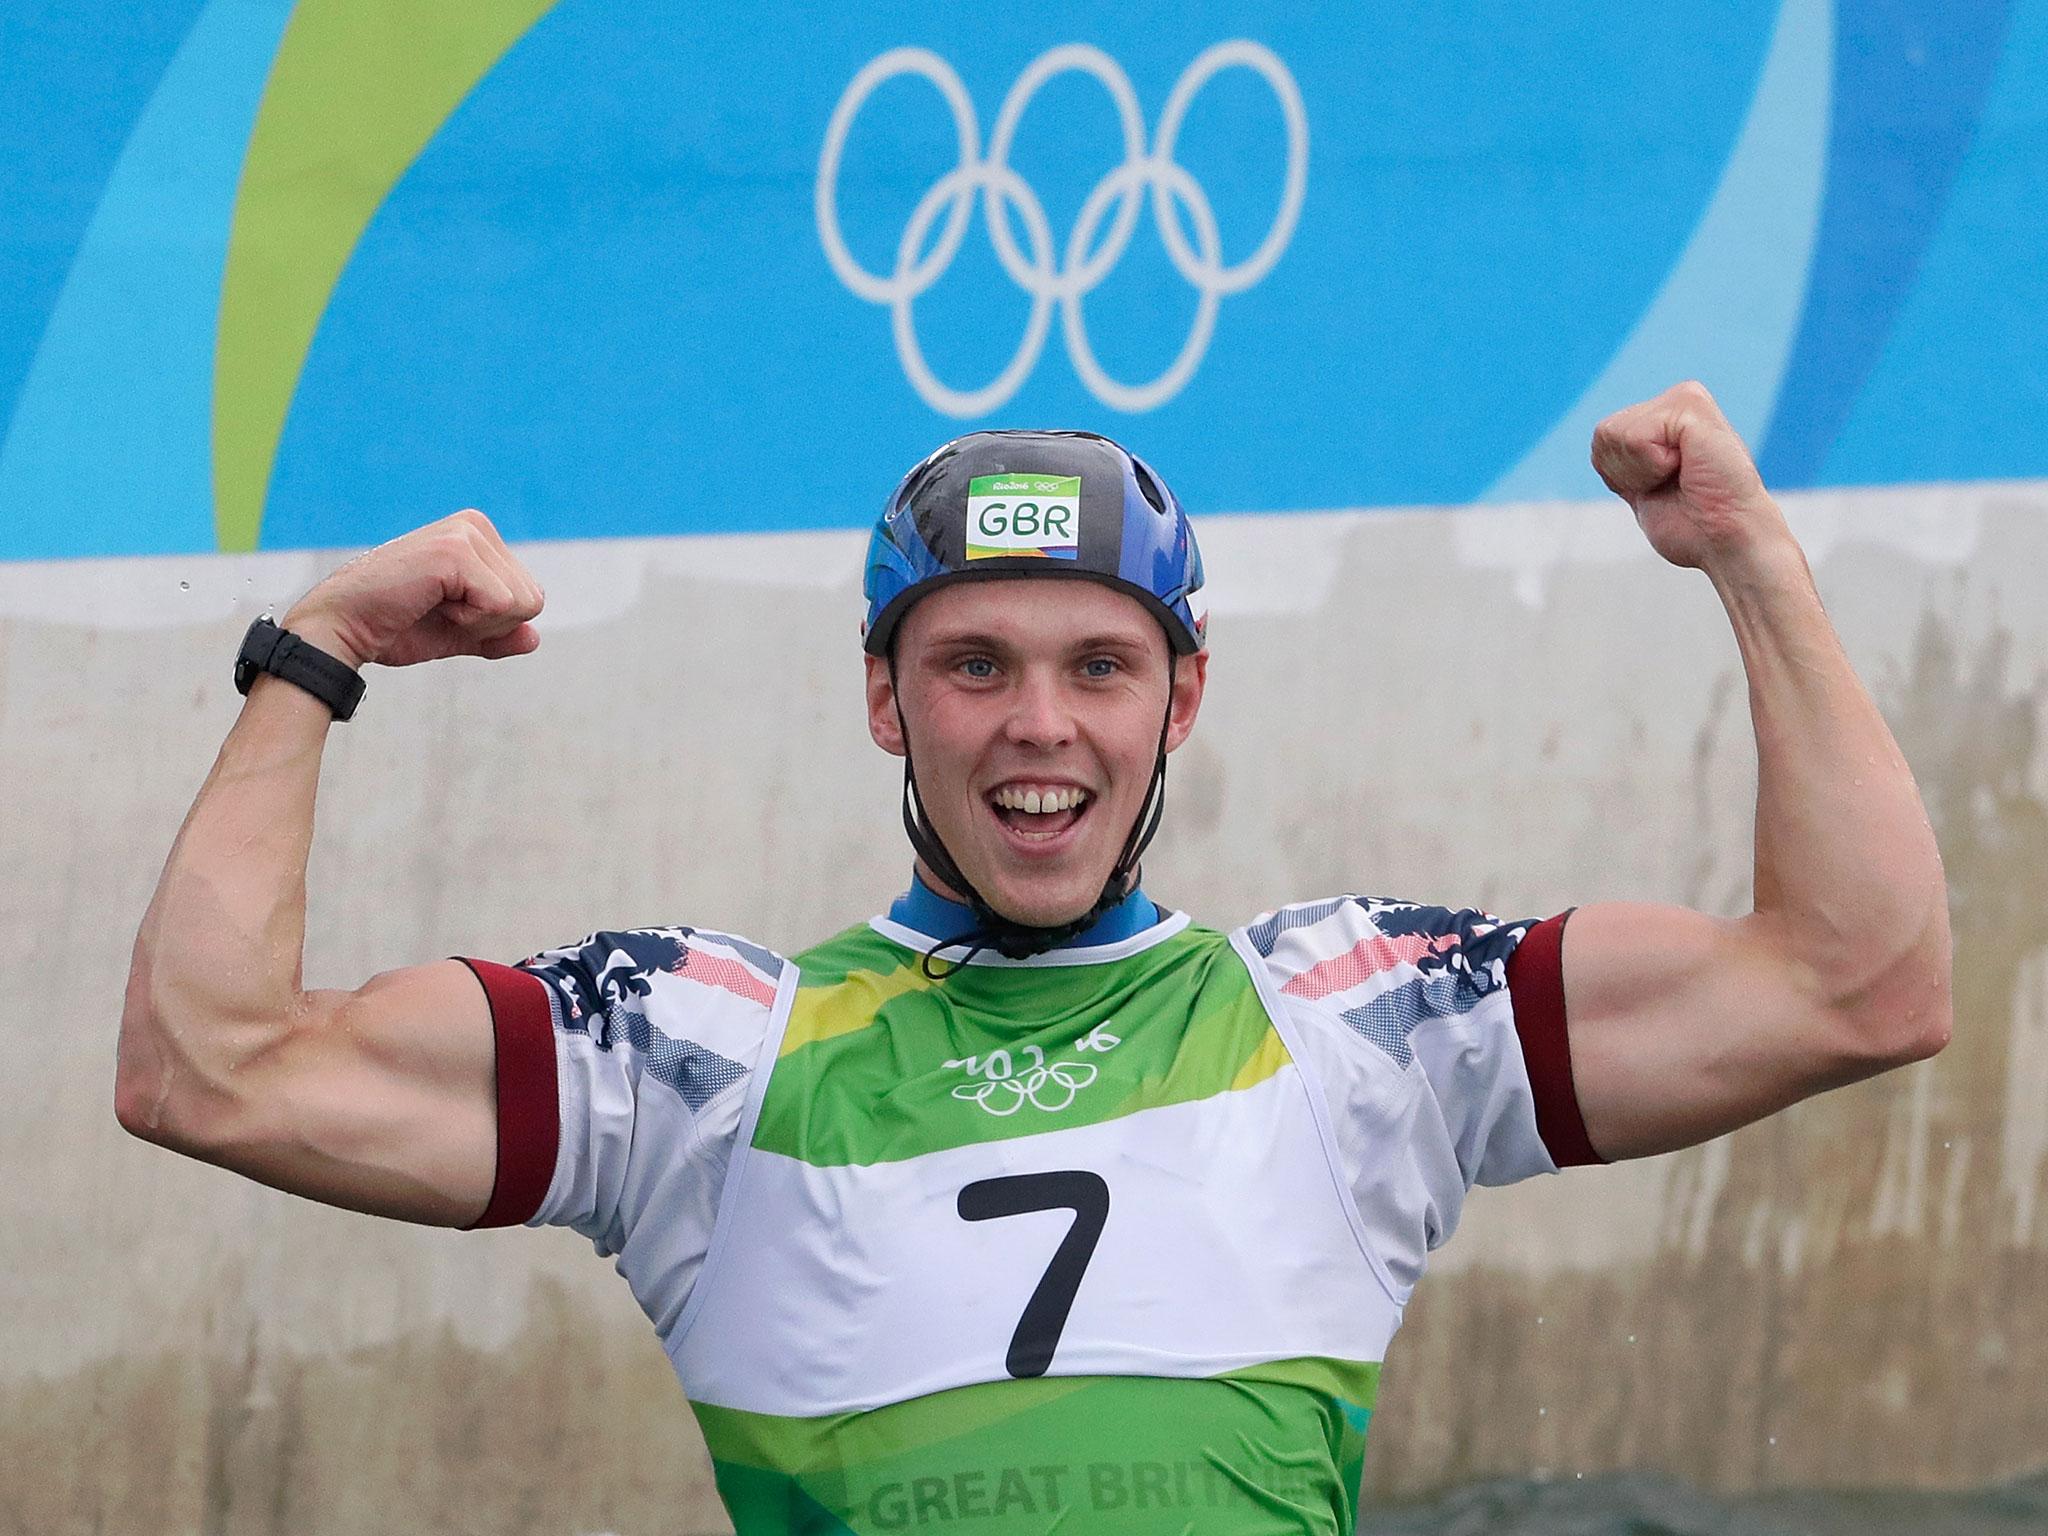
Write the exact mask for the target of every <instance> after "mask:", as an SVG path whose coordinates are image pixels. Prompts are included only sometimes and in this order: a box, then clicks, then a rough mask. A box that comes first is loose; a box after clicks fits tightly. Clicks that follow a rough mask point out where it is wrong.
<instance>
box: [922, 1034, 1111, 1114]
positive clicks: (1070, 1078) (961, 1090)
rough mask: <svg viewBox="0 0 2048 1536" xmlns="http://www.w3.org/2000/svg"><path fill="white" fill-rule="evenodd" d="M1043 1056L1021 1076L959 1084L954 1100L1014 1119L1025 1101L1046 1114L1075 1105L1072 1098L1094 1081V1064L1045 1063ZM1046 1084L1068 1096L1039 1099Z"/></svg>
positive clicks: (1075, 1062) (1071, 1062)
mask: <svg viewBox="0 0 2048 1536" xmlns="http://www.w3.org/2000/svg"><path fill="white" fill-rule="evenodd" d="M1027 1049H1035V1047H1027ZM1043 1054H1044V1053H1043V1052H1041V1053H1040V1060H1039V1062H1038V1064H1037V1065H1035V1066H1033V1067H1031V1068H1030V1069H1029V1070H1028V1071H1025V1072H1020V1073H1018V1074H1017V1075H1015V1076H1014V1077H991V1078H986V1079H984V1080H983V1081H981V1082H978V1083H962V1084H961V1085H960V1086H959V1087H958V1088H955V1089H954V1090H953V1097H954V1098H956V1099H968V1100H971V1101H972V1102H974V1103H976V1104H979V1105H980V1106H981V1107H982V1108H983V1109H985V1110H987V1111H988V1112H989V1113H990V1114H992V1115H1014V1114H1015V1113H1017V1111H1018V1110H1020V1109H1022V1108H1023V1107H1024V1105H1025V1103H1026V1102H1027V1101H1029V1102H1030V1103H1031V1104H1032V1105H1033V1106H1035V1107H1036V1108H1039V1109H1042V1110H1044V1111H1046V1112H1047V1113H1048V1114H1057V1113H1058V1112H1059V1111H1060V1110H1063V1109H1065V1108H1066V1107H1067V1106H1068V1105H1069V1104H1071V1103H1073V1102H1074V1095H1075V1094H1077V1093H1079V1092H1080V1091H1081V1090H1082V1089H1083V1088H1086V1087H1087V1086H1088V1085H1089V1084H1090V1083H1092V1082H1094V1081H1095V1067H1094V1064H1093V1063H1091V1062H1086V1061H1055V1062H1050V1063H1048V1062H1046V1061H1045V1060H1044V1059H1043ZM1047 1083H1058V1084H1059V1085H1060V1087H1062V1088H1064V1089H1066V1090H1067V1096H1066V1097H1065V1098H1063V1099H1058V1098H1054V1096H1053V1095H1051V1094H1047V1095H1046V1098H1040V1097H1039V1094H1040V1092H1041V1091H1042V1090H1043V1089H1044V1088H1045V1085H1046V1084H1047ZM992 1099H1001V1100H1003V1102H1002V1103H1000V1104H995V1103H991V1102H990V1100H992ZM1047 1099H1053V1102H1051V1103H1048V1102H1046V1100H1047Z"/></svg>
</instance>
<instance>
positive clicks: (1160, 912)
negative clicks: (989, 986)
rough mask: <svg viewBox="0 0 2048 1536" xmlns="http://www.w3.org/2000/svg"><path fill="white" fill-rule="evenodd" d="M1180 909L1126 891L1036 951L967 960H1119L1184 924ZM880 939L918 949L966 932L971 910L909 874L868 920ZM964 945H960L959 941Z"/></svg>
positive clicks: (943, 954) (950, 954)
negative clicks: (904, 885)
mask: <svg viewBox="0 0 2048 1536" xmlns="http://www.w3.org/2000/svg"><path fill="white" fill-rule="evenodd" d="M1187 925H1188V915H1187V913H1185V912H1167V911H1166V910H1165V909H1164V908H1162V907H1160V906H1159V905H1158V904H1156V903H1155V902H1154V901H1153V900H1152V899H1151V898H1150V897H1149V896H1147V895H1146V894H1145V893H1144V892H1143V891H1142V890H1137V891H1132V892H1131V894H1130V895H1128V896H1126V897H1125V898H1124V899H1123V900H1122V901H1120V902H1118V903H1117V904H1116V905H1115V906H1113V907H1111V908H1110V909H1109V910H1108V911H1107V912H1105V913H1103V914H1102V916H1101V917H1099V918H1097V919H1096V920H1095V921H1094V923H1092V924H1091V925H1090V926H1089V928H1088V930H1087V931H1086V932H1085V933H1081V934H1077V935H1076V936H1075V937H1073V938H1071V939H1069V940H1067V942H1066V943H1064V944H1061V945H1059V946H1057V947H1056V948H1053V949H1049V950H1047V951H1046V952H1045V953H1044V954H1042V955H1030V956H1027V957H1026V958H1024V959H1022V960H1012V959H1009V958H1008V957H1007V956H1004V955H999V954H997V953H996V952H995V951H994V950H989V949H985V950H982V951H981V952H980V953H979V954H977V955H975V956H973V957H972V958H971V959H970V960H969V961H968V964H970V965H1025V966H1031V965H1101V964H1104V963H1106V962H1108V961H1111V960H1122V959H1124V958H1125V957H1126V956H1129V955H1135V954H1137V953H1138V952H1139V951H1140V950H1145V949H1150V948H1151V947H1152V946H1153V945H1154V944H1157V943H1159V942H1160V941H1161V940H1162V939H1170V938H1172V937H1173V936H1174V935H1175V934H1176V933H1179V932H1180V931H1181V929H1183V928H1185V927H1187ZM870 926H871V927H872V928H873V929H874V930H875V932H877V933H879V934H880V935H881V936H882V937H883V938H885V939H889V940H891V941H892V942H894V943H897V944H901V945H903V946H904V947H905V948H906V949H915V950H918V951H924V950H928V949H930V948H931V947H932V946H933V945H934V944H936V943H938V942H939V941H940V940H942V939H949V938H952V937H954V936H956V935H958V934H962V933H965V932H967V931H968V930H969V929H971V928H972V927H973V926H974V914H973V913H972V912H971V911H969V910H968V909H967V907H965V906H964V905H962V904H961V903H960V902H957V901H948V900H947V899H946V898H945V897H943V896H941V895H940V894H939V893H938V892H937V891H934V890H933V889H932V888H931V887H930V886H928V885H926V884H925V883H924V881H922V880H920V879H918V878H917V877H916V876H915V875H913V876H911V880H910V889H909V890H907V891H905V892H904V893H903V894H902V895H901V896H898V897H897V898H896V900H895V902H894V903H893V904H892V905H891V906H890V908H889V913H888V916H886V917H877V918H873V919H871V920H870ZM963 947H964V946H963ZM956 954H957V951H956V950H954V949H953V948H951V947H948V948H946V949H942V950H940V951H939V958H940V959H941V960H946V959H951V958H954V957H955V956H956Z"/></svg>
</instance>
